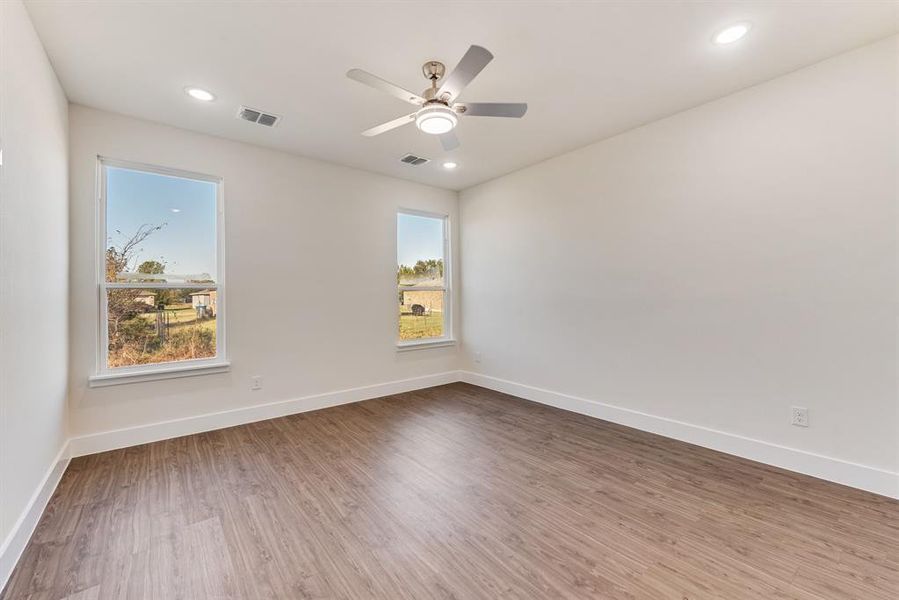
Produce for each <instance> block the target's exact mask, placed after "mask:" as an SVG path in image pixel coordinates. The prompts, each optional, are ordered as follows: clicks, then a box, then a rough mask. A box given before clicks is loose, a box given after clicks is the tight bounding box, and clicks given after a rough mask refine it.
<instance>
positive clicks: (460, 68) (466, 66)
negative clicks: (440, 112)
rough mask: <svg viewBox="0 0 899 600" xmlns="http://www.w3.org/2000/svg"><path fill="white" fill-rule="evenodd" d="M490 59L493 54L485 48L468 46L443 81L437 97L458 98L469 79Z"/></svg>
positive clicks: (450, 99)
mask: <svg viewBox="0 0 899 600" xmlns="http://www.w3.org/2000/svg"><path fill="white" fill-rule="evenodd" d="M491 60H493V55H492V54H490V51H489V50H487V49H486V48H482V47H481V46H472V47H470V48H469V49H468V52H466V53H465V56H463V57H462V60H460V61H459V64H458V65H456V68H455V69H453V72H452V73H450V74H449V75H448V76H447V77H446V79H445V80H444V81H443V85H441V86H440V90H439V91H438V92H437V97H438V98H444V99H446V100H448V101H452V100H455V99H456V98H458V97H459V94H461V93H462V90H464V89H465V86H467V85H468V84H469V83H471V80H472V79H474V78H475V77H477V75H478V73H480V72H481V71H482V70H483V69H484V67H486V66H487V63H489V62H490V61H491Z"/></svg>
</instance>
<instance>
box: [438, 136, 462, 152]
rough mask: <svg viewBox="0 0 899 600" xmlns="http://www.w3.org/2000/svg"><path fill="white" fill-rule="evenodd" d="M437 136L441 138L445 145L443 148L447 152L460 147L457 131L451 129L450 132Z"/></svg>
mask: <svg viewBox="0 0 899 600" xmlns="http://www.w3.org/2000/svg"><path fill="white" fill-rule="evenodd" d="M437 137H439V138H440V145H441V146H443V149H444V150H445V151H447V152H449V151H450V150H455V149H456V148H458V147H459V138H458V137H456V132H455V131H450V132H449V133H444V134H442V135H439V136H437Z"/></svg>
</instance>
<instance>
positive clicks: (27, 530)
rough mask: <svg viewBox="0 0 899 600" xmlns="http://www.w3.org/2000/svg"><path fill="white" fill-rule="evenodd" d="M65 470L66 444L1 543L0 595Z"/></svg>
mask: <svg viewBox="0 0 899 600" xmlns="http://www.w3.org/2000/svg"><path fill="white" fill-rule="evenodd" d="M68 466H69V452H68V444H67V443H66V444H63V446H62V448H61V449H60V451H59V453H58V454H57V455H56V458H55V459H54V461H53V463H52V464H51V465H50V468H49V469H48V470H47V474H46V475H44V478H43V479H42V480H41V483H40V485H38V486H37V489H36V490H34V493H33V494H32V495H31V498H30V499H29V500H28V504H26V505H25V510H23V511H22V514H21V515H20V516H19V519H18V520H17V521H16V523H15V525H13V528H12V531H10V532H9V535H8V536H6V539H5V540H3V545H2V546H0V592H2V591H3V588H4V587H5V586H6V582H7V581H9V577H10V575H12V571H13V569H14V568H15V567H16V563H17V562H19V558H20V557H21V556H22V551H23V550H25V546H27V545H28V540H30V539H31V535H32V534H33V533H34V528H35V527H37V523H38V521H40V520H41V515H43V514H44V509H45V508H46V507H47V502H49V501H50V497H51V496H52V495H53V492H54V491H55V490H56V486H57V485H58V484H59V480H60V479H62V474H63V473H65V471H66V467H68Z"/></svg>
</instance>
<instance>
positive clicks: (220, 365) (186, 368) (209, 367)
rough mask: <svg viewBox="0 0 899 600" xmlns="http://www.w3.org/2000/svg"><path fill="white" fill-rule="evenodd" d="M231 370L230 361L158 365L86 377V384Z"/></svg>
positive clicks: (169, 377) (92, 384)
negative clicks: (173, 365)
mask: <svg viewBox="0 0 899 600" xmlns="http://www.w3.org/2000/svg"><path fill="white" fill-rule="evenodd" d="M230 370H231V363H230V362H227V361H222V362H216V363H206V364H202V365H182V366H177V367H160V368H158V369H153V370H152V371H128V372H124V373H103V374H102V375H92V376H90V377H88V378H87V381H88V385H89V386H90V387H92V388H95V387H106V386H109V385H122V384H124V383H140V382H143V381H157V380H160V379H175V378H176V377H194V376H196V375H213V374H215V373H226V372H228V371H230Z"/></svg>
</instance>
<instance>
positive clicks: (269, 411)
mask: <svg viewBox="0 0 899 600" xmlns="http://www.w3.org/2000/svg"><path fill="white" fill-rule="evenodd" d="M454 381H459V376H458V372H456V371H446V372H444V373H436V374H434V375H425V376H422V377H413V378H411V379H401V380H398V381H389V382H386V383H378V384H375V385H367V386H363V387H357V388H350V389H346V390H339V391H336V392H326V393H324V394H315V395H312V396H304V397H302V398H293V399H291V400H282V401H279V402H270V403H267V404H258V405H255V406H247V407H241V408H235V409H232V410H225V411H221V412H216V413H209V414H205V415H197V416H192V417H185V418H182V419H173V420H171V421H161V422H158V423H150V424H147V425H138V426H136V427H128V428H125V429H115V430H112V431H103V432H100V433H93V434H90V435H85V436H80V437H73V438H72V439H70V440H69V453H70V456H72V457H76V456H84V455H86V454H96V453H97V452H106V451H107V450H117V449H119V448H127V447H128V446H137V445H139V444H148V443H150V442H158V441H160V440H167V439H170V438H176V437H181V436H183V435H190V434H192V433H202V432H204V431H213V430H215V429H222V428H224V427H233V426H235V425H243V424H245V423H253V422H255V421H264V420H266V419H274V418H276V417H284V416H287V415H292V414H296V413H301V412H307V411H310V410H318V409H321V408H328V407H330V406H338V405H340V404H348V403H350V402H359V401H361V400H371V399H372V398H380V397H381V396H390V395H392V394H400V393H403V392H411V391H414V390H420V389H424V388H429V387H433V386H435V385H443V384H446V383H452V382H454Z"/></svg>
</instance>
